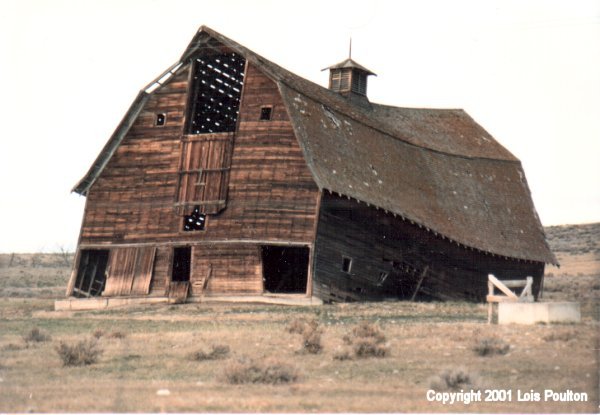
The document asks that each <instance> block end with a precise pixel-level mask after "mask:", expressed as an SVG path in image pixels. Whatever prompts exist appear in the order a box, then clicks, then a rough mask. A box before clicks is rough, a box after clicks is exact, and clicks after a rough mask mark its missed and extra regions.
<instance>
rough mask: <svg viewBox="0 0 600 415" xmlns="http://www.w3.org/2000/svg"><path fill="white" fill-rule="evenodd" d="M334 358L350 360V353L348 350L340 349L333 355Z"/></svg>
mask: <svg viewBox="0 0 600 415" xmlns="http://www.w3.org/2000/svg"><path fill="white" fill-rule="evenodd" d="M333 359H334V360H340V361H344V360H352V355H351V354H350V352H349V351H348V350H340V351H338V352H336V353H335V354H334V355H333Z"/></svg>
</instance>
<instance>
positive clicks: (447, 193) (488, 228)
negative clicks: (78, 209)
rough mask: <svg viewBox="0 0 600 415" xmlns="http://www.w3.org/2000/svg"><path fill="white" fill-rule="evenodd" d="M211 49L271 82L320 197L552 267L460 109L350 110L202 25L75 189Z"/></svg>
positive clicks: (522, 192) (505, 177)
mask: <svg viewBox="0 0 600 415" xmlns="http://www.w3.org/2000/svg"><path fill="white" fill-rule="evenodd" d="M215 42H217V44H223V45H225V46H227V47H229V48H231V49H232V50H234V51H235V52H236V53H239V54H241V55H243V56H244V57H245V58H246V59H247V60H248V61H249V62H250V63H252V64H254V65H256V66H257V67H258V68H259V69H260V70H261V71H263V72H264V73H265V74H266V75H267V76H269V77H270V78H271V79H273V81H275V82H276V83H277V85H278V87H279V89H280V91H281V94H282V97H283V100H284V102H285V105H286V107H287V110H288V113H289V115H290V119H291V121H292V125H293V128H294V131H295V132H296V135H297V138H298V141H299V143H300V146H301V148H302V150H303V152H304V156H305V159H306V161H307V164H308V166H309V168H310V170H311V172H312V174H313V177H314V179H315V182H316V183H317V185H318V186H319V188H321V189H322V190H327V191H330V192H334V193H337V194H340V195H344V196H348V197H351V198H354V199H356V200H358V201H360V202H364V203H368V204H369V205H373V206H376V207H378V208H381V209H383V210H385V211H387V212H389V213H390V214H393V215H398V216H401V217H402V218H403V219H405V220H409V221H411V222H413V223H415V224H417V225H419V226H421V227H424V228H426V229H428V230H430V231H431V232H434V233H435V234H438V235H440V236H441V237H443V238H447V239H449V240H450V241H453V242H455V243H457V244H460V245H464V246H465V247H468V248H472V249H477V250H480V251H484V252H487V253H490V254H494V255H500V256H505V257H510V258H516V259H521V260H529V261H539V262H546V263H551V264H558V262H557V260H556V258H555V256H554V254H553V253H552V252H551V251H550V249H549V247H548V245H547V243H546V239H545V235H544V231H543V228H542V225H541V223H540V220H539V218H538V216H537V213H536V210H535V207H534V205H533V202H532V200H531V194H530V191H529V188H528V186H527V182H526V179H525V174H524V172H523V169H522V166H521V163H520V162H519V160H518V159H517V158H516V157H515V156H513V155H512V154H511V153H510V152H509V151H508V150H506V149H505V148H504V147H502V146H501V145H500V144H499V143H498V142H497V141H496V140H495V139H494V138H493V137H492V136H491V135H490V134H489V133H487V132H486V131H485V130H484V129H483V128H482V127H481V126H479V125H478V124H477V123H476V122H475V121H474V120H473V119H472V118H471V117H469V116H468V115H467V114H466V113H465V112H464V111H463V110H455V109H452V110H439V109H415V108H399V107H392V106H386V105H379V104H373V103H371V104H370V105H368V106H365V105H356V104H355V103H353V102H352V101H351V100H350V99H347V98H345V97H343V96H342V95H340V94H338V93H336V92H333V91H330V90H328V89H326V88H323V87H321V86H319V85H317V84H315V83H313V82H310V81H308V80H305V79H303V78H301V77H299V76H297V75H295V74H293V73H291V72H289V71H287V70H285V69H284V68H282V67H280V66H278V65H276V64H275V63H273V62H270V61H268V60H266V59H264V58H263V57H261V56H259V55H257V54H255V53H254V52H252V51H250V50H249V49H247V48H245V47H243V46H241V45H239V44H238V43H236V42H234V41H232V40H231V39H228V38H226V37H225V36H223V35H221V34H219V33H217V32H215V31H213V30H212V29H209V28H207V27H205V26H202V27H201V28H200V29H199V31H198V33H197V34H196V36H195V37H194V39H192V41H191V42H190V45H189V46H188V47H187V49H186V50H185V52H184V53H183V55H182V57H181V59H180V60H179V61H178V62H177V63H176V64H175V65H173V66H172V67H171V68H169V70H167V71H166V72H165V73H163V74H162V75H161V76H160V77H159V78H157V81H155V82H153V83H151V84H150V85H148V86H147V87H146V88H145V89H144V90H142V91H141V92H140V94H139V95H138V97H137V98H136V101H135V102H134V104H133V105H132V107H131V108H130V110H129V111H128V113H127V114H126V115H125V117H124V119H123V121H122V122H121V124H120V125H119V127H118V128H117V130H116V131H115V133H114V134H113V136H112V137H111V138H110V140H109V141H108V143H107V144H106V146H105V147H104V149H103V150H102V152H101V153H100V155H99V156H98V158H97V159H96V161H95V162H94V164H93V165H92V167H91V168H90V170H89V171H88V173H87V174H86V176H84V178H83V179H82V180H81V181H80V182H79V183H78V184H77V185H76V186H75V188H74V189H73V190H74V191H76V192H78V193H80V194H86V193H87V191H88V189H89V188H90V186H91V185H92V184H93V182H94V181H95V180H96V178H97V177H98V175H99V174H100V172H101V171H102V169H103V168H104V166H105V165H106V163H107V162H108V160H109V159H110V157H111V156H112V154H113V153H114V151H115V150H116V148H117V147H118V145H119V143H120V142H121V140H122V139H123V137H124V136H125V134H126V133H127V131H128V129H129V128H130V126H131V124H132V123H133V121H134V120H135V118H136V117H137V114H139V112H140V110H141V108H143V105H144V104H145V102H146V101H147V98H148V96H149V95H150V94H151V93H152V92H153V91H154V90H156V89H158V88H160V86H161V85H162V84H164V83H165V82H166V81H167V80H168V78H169V77H170V76H172V75H173V74H174V73H177V71H178V70H180V69H181V68H182V67H183V65H184V64H185V63H186V62H187V61H188V60H189V59H190V58H191V57H192V56H194V55H195V54H196V53H197V52H198V51H199V50H201V49H202V48H210V47H212V46H214V45H215Z"/></svg>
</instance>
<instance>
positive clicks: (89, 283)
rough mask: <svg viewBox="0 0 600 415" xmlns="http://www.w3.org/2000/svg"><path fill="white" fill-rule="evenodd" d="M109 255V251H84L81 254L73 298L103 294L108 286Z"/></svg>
mask: <svg viewBox="0 0 600 415" xmlns="http://www.w3.org/2000/svg"><path fill="white" fill-rule="evenodd" d="M108 254H109V251H108V249H82V250H81V251H80V252H79V266H78V267H77V278H76V280H75V286H74V287H73V293H72V294H73V296H75V297H96V296H99V295H100V294H102V292H103V291H104V287H105V285H106V266H107V264H108Z"/></svg>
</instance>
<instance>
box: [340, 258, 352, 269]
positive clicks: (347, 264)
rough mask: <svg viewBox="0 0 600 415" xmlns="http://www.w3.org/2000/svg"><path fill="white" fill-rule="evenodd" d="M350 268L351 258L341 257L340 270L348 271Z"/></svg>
mask: <svg viewBox="0 0 600 415" xmlns="http://www.w3.org/2000/svg"><path fill="white" fill-rule="evenodd" d="M350 269H352V258H348V257H342V271H343V272H346V273H349V272H350Z"/></svg>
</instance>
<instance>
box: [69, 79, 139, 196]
mask: <svg viewBox="0 0 600 415" xmlns="http://www.w3.org/2000/svg"><path fill="white" fill-rule="evenodd" d="M149 97H150V94H148V93H147V92H145V91H143V90H142V91H140V92H139V93H138V95H137V97H136V98H135V100H134V101H133V103H132V104H131V106H130V107H129V110H128V111H127V113H126V114H125V116H124V117H123V119H122V120H121V122H120V123H119V125H118V126H117V128H116V129H115V132H114V133H113V134H112V135H111V136H110V138H109V139H108V141H107V143H106V144H105V145H104V147H103V148H102V150H101V151H100V154H99V155H98V157H97V158H96V160H94V163H93V164H92V167H90V169H89V170H88V172H87V173H86V174H85V176H83V178H82V179H81V180H80V181H79V182H78V183H77V184H76V185H75V187H73V189H71V191H72V192H75V193H79V194H80V195H82V196H85V195H87V192H88V190H89V188H90V187H91V186H92V184H94V182H95V181H96V179H97V178H98V176H99V175H100V173H101V172H102V170H104V167H105V166H106V164H107V163H108V161H109V160H110V158H111V157H112V155H113V153H114V152H115V151H116V149H117V147H119V144H120V143H121V141H122V140H123V137H124V136H125V135H126V134H127V132H128V131H129V129H130V128H131V126H132V125H133V123H134V122H135V120H136V119H137V116H138V115H139V113H140V112H141V111H142V108H143V107H144V105H145V104H146V101H147V100H148V98H149Z"/></svg>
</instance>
